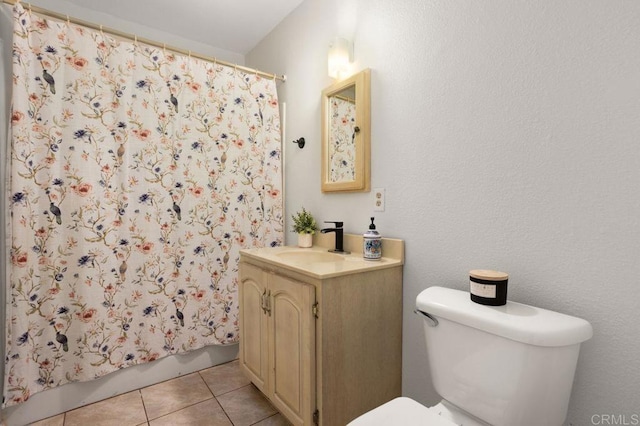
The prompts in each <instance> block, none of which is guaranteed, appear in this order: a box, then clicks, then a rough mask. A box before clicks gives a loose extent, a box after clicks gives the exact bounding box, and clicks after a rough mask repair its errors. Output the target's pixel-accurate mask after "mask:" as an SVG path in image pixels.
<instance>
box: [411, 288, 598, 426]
mask: <svg viewBox="0 0 640 426" xmlns="http://www.w3.org/2000/svg"><path fill="white" fill-rule="evenodd" d="M416 308H417V310H418V311H422V312H423V313H428V314H429V315H430V316H432V317H434V318H435V319H436V320H437V322H438V324H437V325H436V326H433V322H432V321H431V320H429V319H428V318H425V321H424V330H425V334H426V344H427V353H428V358H429V368H430V371H431V377H432V380H433V385H434V387H435V389H436V391H437V392H438V393H439V394H440V396H442V398H444V399H445V400H447V401H448V402H450V403H452V404H454V405H455V406H457V407H458V408H460V409H462V410H464V411H466V412H467V413H469V414H472V415H473V416H475V417H477V418H479V419H481V420H483V421H485V422H487V423H489V424H491V425H494V426H513V425H542V424H544V425H561V424H562V423H563V422H564V420H565V418H566V415H567V408H568V406H569V398H570V396H571V387H572V384H573V376H574V373H575V369H576V363H577V361H578V353H579V351H580V343H581V342H584V341H585V340H588V339H590V338H591V336H592V335H593V330H592V328H591V324H589V323H588V322H587V321H585V320H583V319H580V318H575V317H572V316H569V315H564V314H560V313H557V312H552V311H548V310H546V309H541V308H536V307H533V306H528V305H524V304H520V303H515V302H507V304H506V305H504V306H486V305H480V304H477V303H474V302H472V301H471V300H470V297H469V293H467V292H463V291H459V290H453V289H448V288H442V287H430V288H428V289H426V290H424V291H423V292H421V293H420V294H419V295H418V297H417V299H416Z"/></svg>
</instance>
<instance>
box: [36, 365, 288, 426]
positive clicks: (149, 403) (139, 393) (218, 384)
mask: <svg viewBox="0 0 640 426" xmlns="http://www.w3.org/2000/svg"><path fill="white" fill-rule="evenodd" d="M85 425H92V426H93V425H95V426H110V425H114V426H115V425H118V426H138V425H148V426H165V425H166V426H168V425H172V426H173V425H189V426H192V425H193V426H200V425H202V426H250V425H256V426H287V425H289V422H287V420H286V419H285V418H284V417H283V416H282V415H281V414H280V413H278V411H277V410H276V409H275V408H274V407H273V406H272V405H271V403H270V402H269V401H268V400H267V399H266V398H265V397H264V396H263V395H262V393H260V391H259V390H257V389H256V388H255V387H254V386H253V385H252V384H251V383H250V382H249V380H247V379H246V378H245V376H244V375H243V374H242V372H241V371H240V365H239V361H238V360H235V361H232V362H229V363H226V364H222V365H217V366H215V367H211V368H208V369H206V370H201V371H199V372H197V373H192V374H187V375H186V376H182V377H178V378H175V379H172V380H168V381H166V382H162V383H158V384H156V385H153V386H149V387H146V388H142V389H138V390H136V391H132V392H129V393H126V394H123V395H119V396H115V397H113V398H109V399H105V400H103V401H99V402H96V403H94V404H90V405H86V406H84V407H80V408H77V409H75V410H71V411H67V412H66V413H63V414H59V415H57V416H54V417H49V418H48V419H44V420H41V421H39V422H36V423H32V426H85Z"/></svg>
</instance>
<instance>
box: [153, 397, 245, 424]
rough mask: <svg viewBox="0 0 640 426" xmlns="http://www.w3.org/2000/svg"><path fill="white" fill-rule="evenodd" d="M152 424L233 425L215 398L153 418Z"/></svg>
mask: <svg viewBox="0 0 640 426" xmlns="http://www.w3.org/2000/svg"><path fill="white" fill-rule="evenodd" d="M149 424H150V426H174V425H176V426H179V425H184V426H233V425H232V423H231V421H230V420H229V418H228V417H227V415H226V414H225V413H224V411H223V410H222V407H220V404H218V401H216V400H215V398H211V399H208V400H206V401H204V402H200V403H198V404H195V405H192V406H190V407H187V408H183V409H182V410H179V411H175V412H173V413H171V414H167V415H166V416H162V417H160V418H157V419H155V420H151V422H150V423H149Z"/></svg>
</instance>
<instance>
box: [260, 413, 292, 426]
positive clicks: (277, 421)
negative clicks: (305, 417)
mask: <svg viewBox="0 0 640 426" xmlns="http://www.w3.org/2000/svg"><path fill="white" fill-rule="evenodd" d="M254 426H291V423H289V421H288V420H287V419H285V418H284V416H283V415H282V414H280V413H278V414H276V415H274V416H271V417H269V418H266V419H264V420H262V421H261V422H258V423H256V424H255V425H254Z"/></svg>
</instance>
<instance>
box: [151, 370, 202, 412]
mask: <svg viewBox="0 0 640 426" xmlns="http://www.w3.org/2000/svg"><path fill="white" fill-rule="evenodd" d="M140 392H141V393H142V400H143V401H144V407H145V409H146V410H147V417H148V418H149V420H153V419H157V418H158V417H161V416H164V415H166V414H169V413H172V412H174V411H178V410H181V409H183V408H186V407H188V406H191V405H193V404H197V403H198V402H202V401H205V400H207V399H210V398H213V395H212V394H211V392H210V391H209V388H208V387H207V385H206V384H205V382H204V380H202V377H200V375H199V374H198V373H192V374H187V375H186V376H182V377H178V378H175V379H172V380H168V381H166V382H162V383H158V384H157V385H153V386H149V387H147V388H142V389H140Z"/></svg>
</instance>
